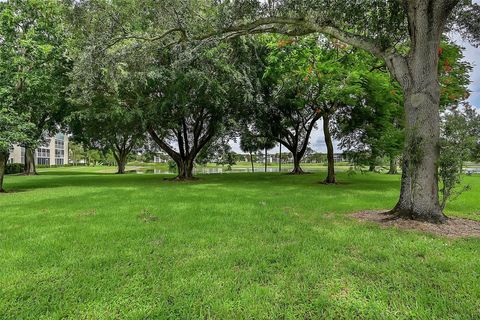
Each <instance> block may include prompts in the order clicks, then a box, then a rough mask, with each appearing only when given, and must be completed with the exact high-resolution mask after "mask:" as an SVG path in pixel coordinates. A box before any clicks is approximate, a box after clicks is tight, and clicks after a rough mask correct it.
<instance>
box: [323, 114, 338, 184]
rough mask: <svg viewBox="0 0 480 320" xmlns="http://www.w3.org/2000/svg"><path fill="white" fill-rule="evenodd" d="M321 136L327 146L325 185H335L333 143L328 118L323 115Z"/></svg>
mask: <svg viewBox="0 0 480 320" xmlns="http://www.w3.org/2000/svg"><path fill="white" fill-rule="evenodd" d="M323 134H324V136H325V144H326V145H327V164H328V173H327V178H325V181H324V182H325V183H336V182H337V179H336V177H335V159H334V155H333V152H334V150H333V142H332V135H331V133H330V117H329V116H328V115H327V114H324V115H323Z"/></svg>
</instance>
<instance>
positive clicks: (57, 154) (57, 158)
mask: <svg viewBox="0 0 480 320" xmlns="http://www.w3.org/2000/svg"><path fill="white" fill-rule="evenodd" d="M8 162H10V163H25V148H23V147H20V146H14V147H13V148H12V149H10V158H9V159H8ZM35 164H37V165H46V166H52V165H64V164H68V136H67V135H65V134H63V133H59V134H57V135H55V137H49V138H47V139H46V141H45V144H44V145H42V146H39V147H38V148H37V150H35Z"/></svg>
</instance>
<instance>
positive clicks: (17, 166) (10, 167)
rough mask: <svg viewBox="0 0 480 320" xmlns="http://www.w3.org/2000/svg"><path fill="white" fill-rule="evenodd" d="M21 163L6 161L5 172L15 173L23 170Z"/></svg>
mask: <svg viewBox="0 0 480 320" xmlns="http://www.w3.org/2000/svg"><path fill="white" fill-rule="evenodd" d="M23 167H24V165H23V163H7V166H6V167H5V174H17V173H22V172H23Z"/></svg>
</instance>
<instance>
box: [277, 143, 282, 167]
mask: <svg viewBox="0 0 480 320" xmlns="http://www.w3.org/2000/svg"><path fill="white" fill-rule="evenodd" d="M278 154H279V156H278V172H282V144H281V143H280V152H279V153H278Z"/></svg>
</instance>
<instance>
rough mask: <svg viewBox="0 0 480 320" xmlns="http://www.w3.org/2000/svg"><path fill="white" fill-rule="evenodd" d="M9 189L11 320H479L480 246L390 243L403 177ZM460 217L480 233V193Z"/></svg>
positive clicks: (0, 216) (5, 264)
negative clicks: (359, 217)
mask: <svg viewBox="0 0 480 320" xmlns="http://www.w3.org/2000/svg"><path fill="white" fill-rule="evenodd" d="M99 172H102V170H100V169H98V170H97V169H94V170H93V172H92V171H90V170H89V169H88V168H61V169H56V170H47V172H44V173H43V174H42V175H40V176H36V177H20V176H15V177H11V176H9V177H7V178H6V188H7V189H10V190H13V191H15V192H12V193H10V194H4V195H0V318H1V319H50V318H53V319H60V318H74V319H77V318H79V319H164V318H171V319H192V318H195V319H196V318H216V319H232V318H233V319H283V318H287V319H290V318H298V319H318V318H334V319H339V318H368V319H479V318H480V239H456V240H453V239H448V238H443V237H439V236H433V235H429V234H422V233H418V232H414V231H403V230H397V229H382V228H380V227H378V226H377V225H374V224H369V223H361V222H357V221H355V220H353V219H351V218H349V217H348V216H347V214H348V213H350V212H355V211H359V210H363V209H382V208H390V207H392V206H393V205H394V204H395V200H396V197H397V194H398V188H399V177H398V176H394V177H391V176H387V175H382V174H356V175H353V176H348V175H347V174H340V175H339V180H340V181H341V184H339V185H336V186H326V185H322V184H319V183H318V182H319V181H321V180H322V178H323V177H324V175H323V174H321V173H316V174H310V175H305V176H290V175H285V174H278V173H272V174H265V173H256V174H233V173H232V174H224V175H207V176H201V179H200V180H199V181H196V182H190V183H175V182H169V181H164V180H163V179H162V178H163V176H159V175H150V174H144V175H134V174H130V175H125V176H119V175H113V174H101V173H99ZM465 180H466V182H467V183H469V184H471V186H472V190H471V191H469V192H468V193H466V194H464V195H462V196H461V197H460V198H459V199H457V200H455V201H453V202H452V203H451V204H450V205H449V207H448V208H447V214H450V215H456V216H463V217H468V218H471V219H476V220H480V202H479V198H480V197H479V195H480V177H466V179H465Z"/></svg>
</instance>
